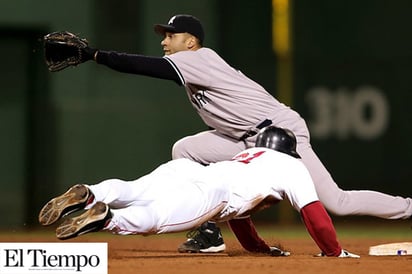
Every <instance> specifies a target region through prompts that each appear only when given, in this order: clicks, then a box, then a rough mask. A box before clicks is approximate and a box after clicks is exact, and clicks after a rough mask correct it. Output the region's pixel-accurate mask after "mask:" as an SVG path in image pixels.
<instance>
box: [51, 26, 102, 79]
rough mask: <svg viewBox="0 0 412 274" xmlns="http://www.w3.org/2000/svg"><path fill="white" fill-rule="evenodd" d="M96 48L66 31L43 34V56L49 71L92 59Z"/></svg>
mask: <svg viewBox="0 0 412 274" xmlns="http://www.w3.org/2000/svg"><path fill="white" fill-rule="evenodd" d="M95 52H96V50H95V49H91V48H90V47H89V46H88V42H87V40H86V39H84V38H80V37H78V36H77V35H75V34H73V33H70V32H68V31H57V32H52V33H49V34H47V35H45V36H44V57H45V61H46V65H47V67H48V69H49V71H52V72H55V71H60V70H62V69H65V68H67V67H69V66H76V65H78V64H81V63H83V62H86V61H88V60H91V59H93V56H94V54H95Z"/></svg>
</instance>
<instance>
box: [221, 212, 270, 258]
mask: <svg viewBox="0 0 412 274" xmlns="http://www.w3.org/2000/svg"><path fill="white" fill-rule="evenodd" d="M228 223H229V226H230V228H231V229H232V231H233V233H234V234H235V235H236V238H237V239H238V240H239V242H240V244H241V245H242V246H243V248H244V249H246V250H247V251H250V252H262V253H267V252H269V251H270V248H269V246H268V245H267V244H266V243H265V241H264V240H262V238H260V237H259V235H258V233H257V231H256V228H255V226H254V224H253V222H252V220H251V219H250V218H245V219H232V220H230V221H229V222H228Z"/></svg>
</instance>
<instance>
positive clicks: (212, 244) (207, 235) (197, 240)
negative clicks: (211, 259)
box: [177, 222, 226, 253]
mask: <svg viewBox="0 0 412 274" xmlns="http://www.w3.org/2000/svg"><path fill="white" fill-rule="evenodd" d="M225 248H226V245H225V243H224V241H223V237H222V233H221V232H220V228H219V227H217V226H216V224H215V223H210V222H206V223H204V224H202V225H201V226H200V227H199V228H198V229H196V230H193V231H190V232H189V233H188V239H187V240H186V242H184V243H183V244H181V245H180V246H179V247H178V248H177V250H178V251H179V252H180V253H217V252H222V251H224V250H225Z"/></svg>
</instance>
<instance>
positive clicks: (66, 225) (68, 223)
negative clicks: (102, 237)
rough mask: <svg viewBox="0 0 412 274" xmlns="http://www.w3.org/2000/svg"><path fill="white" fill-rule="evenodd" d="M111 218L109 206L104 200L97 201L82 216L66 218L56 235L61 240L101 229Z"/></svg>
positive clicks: (57, 229)
mask: <svg viewBox="0 0 412 274" xmlns="http://www.w3.org/2000/svg"><path fill="white" fill-rule="evenodd" d="M111 218H112V214H111V212H110V208H109V206H108V205H107V204H105V203H103V202H97V203H96V204H95V205H94V206H92V207H91V208H90V209H89V210H86V212H84V213H83V214H81V215H80V216H77V217H73V218H70V219H67V220H65V221H64V222H63V223H62V224H61V225H59V226H58V227H57V228H56V236H57V238H59V239H60V240H67V239H70V238H74V237H77V236H80V235H83V234H86V233H90V232H96V231H100V230H102V229H103V228H104V227H105V226H106V225H107V224H108V223H109V222H110V220H111Z"/></svg>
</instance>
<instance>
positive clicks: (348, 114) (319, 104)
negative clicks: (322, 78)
mask: <svg viewBox="0 0 412 274" xmlns="http://www.w3.org/2000/svg"><path fill="white" fill-rule="evenodd" d="M305 99H306V103H307V105H308V108H309V112H310V114H309V117H308V118H309V119H307V120H308V126H309V130H310V132H311V136H312V137H313V138H315V139H327V138H330V137H336V138H338V139H342V140H344V139H348V138H350V137H355V138H359V139H363V140H372V139H377V138H379V137H381V135H383V134H384V133H385V131H386V129H387V126H388V122H389V114H390V113H389V112H390V110H389V103H388V101H387V99H386V98H385V96H384V93H383V91H381V90H379V89H378V88H376V87H371V86H364V87H359V88H358V89H356V90H349V89H346V88H339V89H337V90H335V91H332V90H330V89H328V88H325V87H315V88H312V89H310V90H309V91H308V92H307V94H306V98H305Z"/></svg>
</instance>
